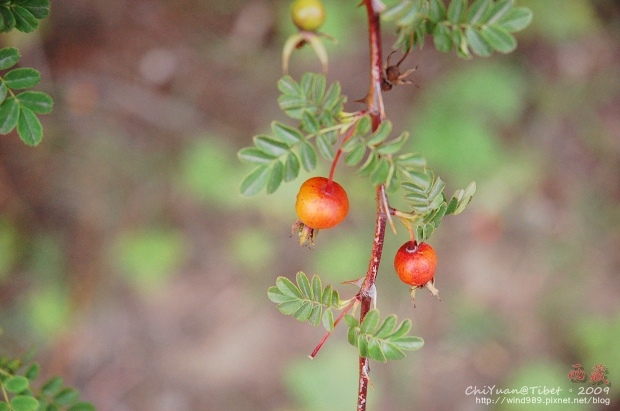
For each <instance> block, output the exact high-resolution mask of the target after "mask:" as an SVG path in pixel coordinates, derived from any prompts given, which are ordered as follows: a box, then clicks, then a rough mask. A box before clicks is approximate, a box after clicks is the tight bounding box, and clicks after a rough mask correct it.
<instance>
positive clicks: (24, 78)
mask: <svg viewBox="0 0 620 411" xmlns="http://www.w3.org/2000/svg"><path fill="white" fill-rule="evenodd" d="M4 81H5V82H6V85H7V86H8V87H9V88H14V89H22V88H28V87H32V86H36V85H37V84H38V83H39V81H41V73H39V72H38V71H37V70H35V69H33V68H28V67H20V68H16V69H13V70H11V71H9V72H8V73H6V74H5V75H4Z"/></svg>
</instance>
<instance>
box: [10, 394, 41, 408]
mask: <svg viewBox="0 0 620 411" xmlns="http://www.w3.org/2000/svg"><path fill="white" fill-rule="evenodd" d="M11 408H12V409H13V411H36V410H37V409H38V408H39V401H37V400H36V399H35V398H33V397H30V396H27V395H16V396H15V397H13V399H12V400H11Z"/></svg>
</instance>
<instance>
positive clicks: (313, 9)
mask: <svg viewBox="0 0 620 411" xmlns="http://www.w3.org/2000/svg"><path fill="white" fill-rule="evenodd" d="M291 18H292V19H293V23H295V25H296V26H297V28H299V29H300V30H304V31H316V30H318V29H319V28H320V27H321V26H322V25H323V23H324V22H325V7H324V6H323V3H322V2H321V0H296V1H295V2H294V3H293V5H292V6H291Z"/></svg>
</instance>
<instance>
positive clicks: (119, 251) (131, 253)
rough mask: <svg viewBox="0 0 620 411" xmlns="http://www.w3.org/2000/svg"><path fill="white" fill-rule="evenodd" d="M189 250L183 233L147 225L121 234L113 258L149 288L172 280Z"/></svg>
mask: <svg viewBox="0 0 620 411" xmlns="http://www.w3.org/2000/svg"><path fill="white" fill-rule="evenodd" d="M186 250H187V245H186V241H185V239H184V237H183V234H182V233H180V232H178V231H176V230H168V229H158V228H147V229H145V230H140V231H134V232H128V233H125V234H123V235H122V236H121V237H120V238H118V240H117V241H116V244H115V245H114V249H113V258H114V261H116V262H117V263H118V265H119V268H120V269H121V273H123V274H124V275H125V276H126V278H127V279H128V280H129V281H130V282H132V283H134V284H135V285H136V286H138V287H139V288H141V289H144V290H146V291H149V290H150V289H158V288H160V287H162V286H164V285H166V284H167V283H168V282H169V280H170V278H171V277H172V276H173V275H174V273H175V270H177V269H178V268H179V265H180V264H181V263H182V261H183V258H184V255H185V252H186Z"/></svg>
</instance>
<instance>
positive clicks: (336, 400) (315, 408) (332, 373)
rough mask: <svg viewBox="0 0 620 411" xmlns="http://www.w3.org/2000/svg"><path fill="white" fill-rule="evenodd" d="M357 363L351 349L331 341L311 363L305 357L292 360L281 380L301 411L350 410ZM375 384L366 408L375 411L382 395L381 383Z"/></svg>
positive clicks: (355, 388) (354, 389)
mask: <svg viewBox="0 0 620 411" xmlns="http://www.w3.org/2000/svg"><path fill="white" fill-rule="evenodd" d="M334 340H336V338H334ZM357 363H358V362H357V356H356V353H355V351H353V350H351V347H349V346H347V345H346V344H342V343H338V342H334V343H333V344H332V345H331V346H329V347H325V348H324V349H322V350H321V353H320V355H319V356H317V357H316V358H315V359H314V360H313V361H311V362H310V361H308V360H307V359H306V358H304V359H298V360H294V361H291V363H290V364H288V365H287V366H286V369H285V371H284V375H283V381H284V382H285V384H286V385H287V387H288V388H289V390H290V391H291V393H292V394H293V395H294V396H295V398H296V400H297V402H298V403H299V405H300V408H299V409H301V410H304V411H325V410H344V409H348V408H350V405H351V398H352V396H351V393H355V392H357V371H358V370H357ZM374 385H375V389H374V390H373V395H370V396H369V397H368V407H369V409H374V407H375V406H376V405H375V404H377V403H379V398H380V396H381V385H380V382H377V383H374Z"/></svg>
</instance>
